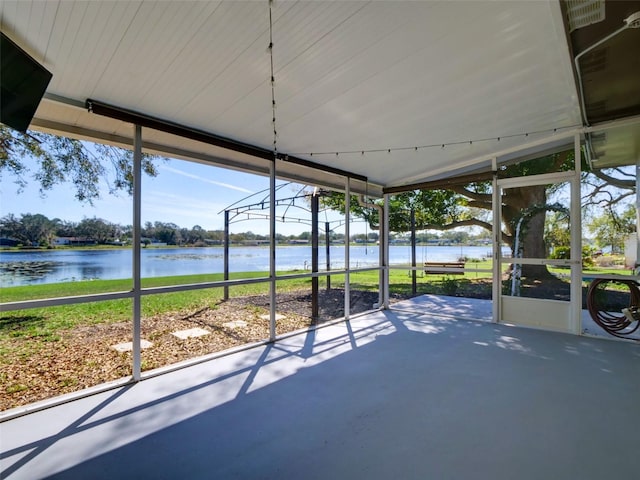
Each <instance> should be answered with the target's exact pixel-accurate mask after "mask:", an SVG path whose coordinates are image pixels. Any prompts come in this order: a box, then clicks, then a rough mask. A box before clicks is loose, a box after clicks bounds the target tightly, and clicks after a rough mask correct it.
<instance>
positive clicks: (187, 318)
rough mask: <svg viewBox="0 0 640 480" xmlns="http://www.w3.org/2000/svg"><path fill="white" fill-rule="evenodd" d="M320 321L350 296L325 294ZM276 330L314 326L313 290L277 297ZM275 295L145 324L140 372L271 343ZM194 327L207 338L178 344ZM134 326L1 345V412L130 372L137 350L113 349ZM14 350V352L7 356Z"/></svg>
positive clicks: (358, 304) (371, 298)
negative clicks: (271, 310)
mask: <svg viewBox="0 0 640 480" xmlns="http://www.w3.org/2000/svg"><path fill="white" fill-rule="evenodd" d="M377 301H378V294H377V292H363V291H356V292H351V313H352V314H354V313H359V312H362V311H366V310H370V309H371V308H372V306H373V304H374V303H375V302H377ZM319 307H320V308H319V310H320V315H319V318H321V319H324V320H331V319H335V318H341V317H343V316H344V291H343V290H337V289H334V290H330V291H326V290H323V291H321V292H320V293H319ZM276 310H277V313H278V314H280V315H282V316H283V318H280V319H279V320H278V321H277V322H276V333H277V335H281V334H284V333H287V332H291V331H295V330H299V329H304V328H308V327H309V326H310V325H312V323H313V322H312V319H311V294H310V293H309V292H308V290H305V291H298V292H295V291H294V292H286V293H280V294H278V296H277V309H276ZM268 313H269V296H268V295H257V296H247V297H238V298H232V299H230V300H228V301H226V302H220V303H219V304H217V305H215V306H213V307H210V308H209V307H208V308H204V309H201V310H197V311H181V312H172V313H168V314H163V315H156V316H153V317H146V318H144V319H143V320H142V338H143V339H145V340H148V341H150V342H152V344H153V345H152V346H151V347H150V348H147V349H144V350H143V351H142V369H143V371H144V370H151V369H154V368H158V367H161V366H166V365H170V364H172V363H176V362H180V361H182V360H187V359H190V358H196V357H199V356H203V355H207V354H210V353H215V352H220V351H223V350H227V349H229V348H232V347H235V346H239V345H244V344H247V343H252V342H258V341H262V340H265V339H268V338H269V321H268V320H265V319H264V318H262V316H264V315H268ZM195 327H200V328H203V329H206V330H208V331H209V332H210V334H209V335H205V336H201V337H195V338H188V339H186V340H182V339H179V338H177V337H175V336H174V335H172V332H175V331H177V330H187V329H191V328H195ZM131 338H132V326H131V322H120V323H103V324H97V325H88V326H81V327H77V328H74V329H71V330H63V331H60V332H59V338H58V339H57V340H55V341H45V340H42V339H39V338H37V337H36V338H24V337H20V338H14V339H11V340H7V341H3V342H1V343H0V356H1V362H2V368H1V370H0V385H1V387H2V392H3V393H2V395H1V396H0V410H6V409H9V408H13V407H17V406H21V405H26V404H29V403H33V402H36V401H39V400H44V399H46V398H51V397H54V396H57V395H62V394H65V393H70V392H74V391H78V390H81V389H84V388H88V387H92V386H95V385H98V384H100V383H104V382H109V381H112V380H117V379H120V378H123V377H128V376H130V375H131V364H132V354H131V352H124V353H120V352H118V351H116V350H115V349H113V348H112V346H113V345H116V344H119V343H124V342H131ZM7 352H11V353H7Z"/></svg>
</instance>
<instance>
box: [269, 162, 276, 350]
mask: <svg viewBox="0 0 640 480" xmlns="http://www.w3.org/2000/svg"><path fill="white" fill-rule="evenodd" d="M269 198H270V202H269V340H270V341H274V340H275V339H276V161H275V159H274V160H273V162H271V165H270V166H269Z"/></svg>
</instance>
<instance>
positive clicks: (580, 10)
mask: <svg viewBox="0 0 640 480" xmlns="http://www.w3.org/2000/svg"><path fill="white" fill-rule="evenodd" d="M567 17H568V20H569V32H573V31H574V30H577V29H578V28H582V27H586V26H587V25H591V24H593V23H598V22H601V21H602V20H604V0H567Z"/></svg>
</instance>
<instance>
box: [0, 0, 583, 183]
mask: <svg viewBox="0 0 640 480" xmlns="http://www.w3.org/2000/svg"><path fill="white" fill-rule="evenodd" d="M0 5H1V6H0V8H1V10H0V14H1V27H2V30H3V32H6V33H7V34H9V35H10V36H11V37H12V38H14V39H16V40H17V41H18V43H19V44H21V45H25V46H26V47H28V48H26V47H25V48H26V49H27V50H28V51H30V52H31V53H33V54H34V56H35V57H36V58H38V59H40V60H42V59H44V62H45V65H46V66H47V68H49V69H50V70H51V71H52V72H53V74H54V76H53V80H52V82H51V84H50V86H49V89H48V94H49V98H50V99H51V98H54V96H56V95H57V96H59V97H64V98H67V99H71V100H72V101H73V102H76V103H79V104H82V103H83V102H84V101H85V100H86V99H87V98H93V99H95V100H99V101H102V102H104V103H108V104H112V105H115V106H119V107H123V108H126V109H129V110H133V111H137V112H140V113H143V114H146V115H150V116H154V117H157V118H160V119H164V120H167V121H170V122H174V123H178V124H182V125H185V126H189V127H192V128H196V129H200V130H203V131H206V132H211V133H213V134H217V135H221V136H225V137H229V138H233V139H236V140H239V141H242V142H245V143H249V144H252V145H256V146H259V147H264V148H271V146H272V142H273V125H272V108H271V106H272V105H271V84H270V75H271V72H270V60H271V59H270V56H269V52H268V48H267V47H268V44H269V3H268V2H267V1H266V0H265V1H263V2H195V1H194V2H192V1H178V0H176V1H170V0H168V1H163V2H156V1H152V0H140V1H127V2H117V1H113V2H106V1H105V2H91V1H56V0H50V1H47V2H41V1H30V0H21V1H15V0H4V1H3V2H2V3H1V4H0ZM273 41H274V49H273V61H274V70H275V98H276V104H277V109H276V127H277V130H278V138H277V145H278V151H279V152H281V153H283V154H286V153H289V154H292V155H293V154H296V155H297V156H299V157H301V158H303V159H305V160H309V161H312V162H317V163H318V164H320V165H325V166H329V167H333V168H339V169H343V170H348V171H351V172H354V173H356V174H359V175H364V176H367V177H368V178H369V179H370V182H371V184H372V185H377V186H398V185H403V184H407V183H416V182H420V181H424V180H427V179H429V178H433V177H441V176H442V175H444V174H446V172H447V171H451V172H464V171H465V170H469V171H472V170H473V168H477V166H478V165H480V164H482V165H485V164H486V162H487V158H490V157H491V156H492V155H495V154H496V152H500V151H503V150H505V149H507V150H509V149H513V148H516V149H517V147H518V146H519V145H525V144H527V143H528V142H530V141H531V139H532V138H533V137H534V136H537V137H544V136H549V137H553V135H554V129H556V130H564V129H567V128H572V127H575V126H577V125H580V123H581V119H580V111H579V102H578V98H577V94H576V89H575V81H574V78H573V72H572V59H571V55H570V53H569V47H568V45H567V40H566V34H565V28H564V20H563V16H562V11H561V8H560V5H559V3H557V2H554V1H550V2H538V1H511V2H493V1H482V0H480V1H472V2H448V1H442V2H436V1H433V2H392V1H379V2H358V1H354V2H339V1H338V2H293V1H286V0H280V1H277V2H275V4H274V7H273ZM37 120H38V121H37V122H36V124H37V125H39V126H40V128H43V127H42V125H44V124H47V125H50V126H51V125H54V124H55V125H59V126H60V128H61V130H64V128H63V126H64V125H68V129H69V130H73V131H74V132H76V134H77V132H80V131H84V132H86V135H90V132H96V133H95V135H96V136H100V135H102V134H104V135H117V136H125V137H130V136H131V131H132V130H130V129H127V128H124V129H123V128H122V127H121V126H119V125H118V123H117V122H116V123H114V122H113V121H110V120H109V119H104V118H101V117H99V116H96V115H91V114H88V113H86V112H79V111H78V109H77V108H68V107H56V106H54V105H52V101H51V100H48V101H46V102H43V105H42V106H41V108H40V109H39V111H38V113H37ZM536 132H538V133H536ZM526 134H529V135H531V136H529V135H526ZM498 138H500V140H497V139H498ZM154 141H157V142H159V143H162V142H164V141H168V139H167V138H158V139H154ZM172 141H175V139H172ZM440 144H456V145H447V146H446V148H440V147H438V148H435V147H434V146H433V145H440ZM425 146H428V148H419V149H418V150H415V149H413V148H412V147H425ZM191 147H193V145H192V146H191ZM181 148H190V146H189V145H182V146H181ZM389 149H390V150H391V151H390V152H389V151H388V150H389ZM371 150H382V151H381V152H373V151H371ZM347 151H354V152H360V153H357V154H354V153H351V154H349V153H345V152H347ZM362 151H365V153H364V154H362V153H361V152H362ZM322 152H332V153H331V154H324V155H322V154H321V153H322ZM336 152H338V155H335V153H336ZM206 153H207V154H209V155H211V156H217V157H216V158H218V157H220V158H222V157H224V156H227V157H229V158H230V159H234V161H235V160H237V159H236V158H235V157H234V154H233V153H231V152H226V153H225V152H224V151H215V152H211V151H209V152H206ZM194 154H197V155H199V156H202V155H203V153H202V152H194ZM283 168H284V169H285V170H286V168H285V167H283ZM296 168H298V167H296ZM305 171H306V170H305ZM291 172H293V167H291ZM298 173H299V172H298ZM307 173H308V172H307ZM305 175H306V173H305Z"/></svg>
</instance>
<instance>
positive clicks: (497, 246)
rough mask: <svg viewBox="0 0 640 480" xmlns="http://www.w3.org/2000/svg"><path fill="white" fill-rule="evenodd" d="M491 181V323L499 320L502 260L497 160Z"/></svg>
mask: <svg viewBox="0 0 640 480" xmlns="http://www.w3.org/2000/svg"><path fill="white" fill-rule="evenodd" d="M491 169H492V170H493V181H492V184H491V188H492V192H493V196H492V202H493V226H492V228H493V273H492V275H493V282H491V300H492V302H491V306H492V309H493V323H498V321H499V319H500V288H501V286H502V282H501V277H502V276H501V274H500V272H501V264H500V262H501V258H502V201H501V189H500V187H499V186H498V160H497V159H496V158H495V157H494V158H493V159H492V160H491Z"/></svg>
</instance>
